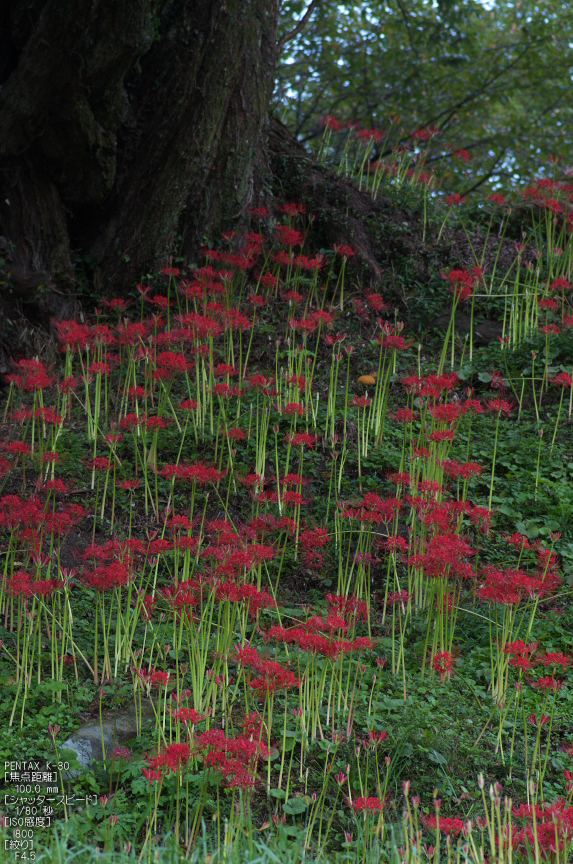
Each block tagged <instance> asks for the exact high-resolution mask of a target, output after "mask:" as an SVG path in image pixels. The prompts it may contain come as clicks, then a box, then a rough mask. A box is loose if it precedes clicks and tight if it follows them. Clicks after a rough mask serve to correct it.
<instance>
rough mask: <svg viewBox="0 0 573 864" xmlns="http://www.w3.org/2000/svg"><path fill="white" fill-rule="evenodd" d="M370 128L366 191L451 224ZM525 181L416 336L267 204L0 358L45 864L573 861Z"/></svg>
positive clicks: (17, 713) (376, 292)
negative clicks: (483, 340)
mask: <svg viewBox="0 0 573 864" xmlns="http://www.w3.org/2000/svg"><path fill="white" fill-rule="evenodd" d="M329 131H331V130H329V129H328V128H327V132H329ZM360 140H361V142H362V145H363V146H364V147H365V148H366V149H365V150H363V151H362V158H358V157H356V156H355V157H354V161H353V165H350V166H349V168H348V170H353V171H355V172H356V173H357V179H358V182H359V183H368V184H370V186H369V188H371V191H372V192H373V194H375V193H377V190H378V189H379V187H380V184H382V183H383V184H386V185H387V186H388V188H390V187H392V188H393V189H394V190H396V188H399V187H400V185H402V186H404V184H405V185H406V187H407V189H408V190H409V194H411V195H412V196H414V198H415V200H416V202H417V204H416V206H417V207H418V213H419V216H420V220H421V224H422V225H423V232H424V236H425V232H426V230H428V231H429V232H433V235H434V236H435V235H436V234H437V235H438V236H439V234H440V233H441V232H442V231H443V228H444V225H445V224H446V223H447V222H452V221H457V223H458V225H460V226H461V227H462V229H463V230H466V229H465V223H464V218H465V217H464V213H465V211H464V209H463V208H464V204H463V202H460V201H458V200H457V199H456V200H448V202H447V205H446V209H444V210H442V211H439V209H438V208H437V205H436V203H435V201H434V200H433V198H432V196H431V195H429V183H428V179H427V177H426V176H425V175H424V176H422V175H423V172H420V171H417V172H416V171H414V170H412V169H411V167H410V166H409V163H402V168H400V164H399V163H397V162H393V163H392V164H391V165H390V167H389V168H388V167H387V168H386V169H385V170H384V171H382V168H381V167H374V168H373V169H372V168H370V170H369V171H367V170H366V167H365V166H366V165H367V161H366V159H367V155H368V147H369V146H370V142H371V138H369V137H368V135H363V136H362V139H360ZM364 154H366V155H364ZM416 190H418V191H416ZM532 190H533V192H530V197H534V198H535V200H536V203H537V210H536V211H535V212H536V217H535V221H534V223H533V225H534V227H533V230H532V233H531V236H530V237H528V238H526V240H527V242H526V243H524V245H523V246H520V245H517V246H516V249H515V260H514V261H513V263H512V264H511V266H510V268H509V270H507V271H504V272H498V270H497V268H496V267H495V266H492V267H491V268H490V269H486V268H484V266H483V265H484V262H483V261H482V260H480V259H479V258H478V257H477V256H476V260H475V264H474V266H472V267H470V268H465V269H462V268H460V267H458V266H455V262H454V264H453V265H452V267H451V268H450V269H449V270H448V271H444V272H443V273H442V274H441V275H440V277H439V278H440V279H441V288H438V289H437V291H438V292H439V291H441V298H440V302H441V303H442V304H445V303H448V302H449V304H450V306H451V317H450V321H449V324H448V326H447V328H446V330H445V334H444V333H443V332H442V333H441V334H436V333H434V332H432V331H430V330H429V329H426V330H425V331H424V332H422V333H421V334H420V332H417V333H415V335H412V334H409V332H408V325H407V324H406V326H404V324H403V323H402V322H401V321H400V320H399V317H400V308H399V300H398V299H397V298H398V295H397V294H395V293H394V291H393V286H391V285H390V286H388V288H387V290H385V289H383V288H380V289H378V288H374V287H365V286H362V285H360V284H358V283H356V282H353V281H352V279H350V278H349V274H350V272H351V267H352V257H353V249H352V248H351V247H341V248H337V249H333V250H323V251H322V252H321V253H309V254H305V239H306V232H307V229H308V228H309V226H310V216H311V215H312V214H306V213H304V212H303V208H302V207H301V206H299V205H297V204H296V203H294V204H293V203H287V204H285V205H284V206H283V207H282V208H281V209H280V210H279V211H277V212H276V213H274V214H269V213H267V212H266V211H263V210H259V211H255V213H254V214H253V215H254V218H256V219H258V221H259V230H258V231H257V232H253V233H251V234H250V235H249V237H248V238H247V240H246V242H245V244H244V245H243V246H242V247H241V248H240V249H238V250H237V249H236V248H235V247H234V246H233V244H232V239H233V238H231V237H226V238H224V239H223V242H222V244H221V245H220V247H218V248H217V249H209V250H205V261H204V263H203V264H202V266H197V267H195V268H192V269H190V270H184V269H181V268H179V267H178V266H173V267H168V268H166V269H165V270H164V271H163V273H161V274H158V276H157V277H156V278H155V279H154V280H151V279H150V280H149V284H145V285H144V284H142V285H140V286H138V290H137V292H134V296H133V297H132V298H128V299H126V300H118V299H115V300H111V301H109V300H108V301H106V300H105V299H102V300H101V302H100V304H99V305H100V308H99V310H96V312H95V313H94V316H93V319H90V320H89V321H87V320H78V321H61V322H59V323H58V324H57V325H56V327H57V334H58V342H59V346H58V348H59V351H52V352H51V353H49V351H48V349H47V353H46V356H44V357H36V358H30V359H25V360H20V361H19V362H18V364H17V366H18V368H17V371H16V373H15V374H14V375H11V376H9V385H10V386H9V390H8V392H7V395H6V400H5V405H4V408H3V424H2V432H1V442H0V472H1V475H2V478H1V482H2V491H1V497H0V529H1V531H2V566H3V580H2V588H1V594H0V604H1V610H2V618H1V622H2V626H1V628H0V631H1V632H0V636H1V640H2V643H1V644H2V648H1V653H0V670H1V677H0V681H1V684H2V690H1V696H0V714H1V717H2V722H1V723H0V728H1V731H0V748H1V751H2V759H3V760H5V761H11V760H16V759H26V760H34V759H37V760H38V761H42V762H43V761H45V760H51V761H52V762H54V761H55V764H56V765H58V764H59V765H60V768H59V771H60V778H59V781H60V785H61V786H63V787H64V788H65V791H66V793H68V794H69V795H73V796H76V801H75V803H73V802H70V803H69V804H68V806H66V805H65V804H60V803H58V804H56V805H54V808H53V812H52V813H51V816H52V819H53V825H52V826H51V827H50V829H42V828H41V827H39V828H38V827H34V838H35V844H36V845H35V852H34V854H35V855H36V859H35V860H44V861H52V860H53V861H64V860H66V861H67V860H74V861H80V860H85V861H88V860H93V857H94V855H95V850H96V849H97V850H98V851H99V860H110V861H111V860H114V861H115V860H116V861H120V860H126V861H127V860H149V861H155V860H161V861H168V860H173V861H176V860H180V859H185V858H186V859H188V860H194V861H205V862H208V861H210V862H212V861H227V860H229V861H245V860H251V861H255V860H257V861H267V862H268V861H277V860H278V861H284V860H289V861H299V860H301V861H302V860H307V861H318V860H320V861H340V862H342V861H357V862H358V861H379V860H382V861H399V860H406V861H411V862H417V861H432V862H435V864H437V862H438V861H442V860H448V861H460V862H461V861H464V862H472V864H477V862H482V861H485V860H489V861H496V862H506V861H507V862H510V861H514V862H516V864H517V862H529V861H535V862H541V861H555V862H558V861H560V862H565V861H567V860H568V856H569V855H570V852H571V849H572V846H573V806H572V800H571V799H572V796H573V762H572V757H573V737H572V731H573V730H572V721H573V710H572V699H571V691H570V687H569V686H568V684H569V676H570V668H571V664H572V650H573V649H572V640H573V637H572V635H571V617H572V607H571V587H570V586H571V583H572V582H573V491H572V489H573V486H572V483H571V480H572V474H573V447H572V445H571V437H570V425H569V424H570V420H571V413H572V404H571V403H572V394H573V390H572V386H571V385H572V378H571V373H572V371H573V369H572V362H573V352H572V351H571V326H572V323H573V316H572V312H571V301H570V298H571V293H570V292H571V284H570V281H569V280H570V277H571V244H570V242H569V232H568V223H567V221H566V220H564V219H562V218H561V214H562V211H564V209H565V206H566V202H567V201H568V196H569V195H570V191H569V189H568V188H567V187H566V186H564V185H563V184H557V185H556V184H553V185H552V186H551V187H548V186H547V183H546V182H545V181H543V182H540V183H538V184H537V185H535V186H533V187H532ZM416 196H417V197H416ZM484 206H485V205H484ZM488 206H489V207H490V208H491V210H490V211H488V212H490V213H491V218H490V216H489V215H487V216H486V217H485V223H484V224H485V225H486V230H487V231H491V230H495V231H496V232H498V234H499V236H501V237H503V235H504V231H505V228H506V225H507V219H508V213H507V211H506V210H505V209H504V202H503V201H502V200H501V199H499V197H498V198H497V200H494V201H493V202H489V204H488ZM480 218H482V220H483V219H484V217H483V213H482V214H481V217H480ZM469 236H471V235H469ZM531 250H534V254H533V256H532V255H531V254H530V256H529V257H527V256H526V251H529V253H531ZM535 253H536V254H535ZM533 261H535V264H534V263H532V262H533ZM176 264H177V262H176ZM422 290H423V288H422ZM418 299H419V301H420V302H419V305H422V304H423V302H424V301H423V295H422V294H421V293H420V297H419V298H418ZM460 310H464V312H465V314H466V316H469V320H470V322H471V323H470V329H469V333H468V334H467V335H466V336H465V337H461V336H460V335H459V334H458V333H457V332H456V329H457V327H458V320H459V319H458V317H457V316H458V313H459V312H460ZM486 314H487V315H489V316H491V315H492V314H494V315H496V316H497V318H498V320H499V321H500V322H501V325H502V332H501V336H500V338H499V339H498V340H495V341H494V342H492V343H490V344H489V345H488V346H486V347H479V346H478V345H477V344H474V336H473V333H474V329H475V326H476V324H477V323H478V322H479V320H480V317H482V316H484V315H486ZM143 700H150V702H151V705H152V708H153V712H154V718H155V722H154V723H153V724H152V725H151V727H150V728H148V727H146V726H143V725H142V727H141V733H140V735H139V736H138V737H137V738H136V739H135V740H134V741H133V742H132V743H131V744H130V746H129V747H126V746H118V747H116V748H115V749H113V750H112V751H111V752H107V753H106V758H105V759H104V760H103V762H101V763H93V765H92V768H91V769H90V770H89V771H87V772H85V773H83V774H81V775H80V776H77V777H75V778H74V779H65V776H64V775H65V771H66V770H67V769H69V768H71V769H73V768H74V767H76V768H77V764H76V763H75V762H74V758H73V754H71V752H69V751H68V752H66V751H65V750H62V748H61V745H62V743H63V742H64V741H65V740H66V738H67V737H68V736H69V734H70V733H71V732H72V731H73V730H74V729H75V728H77V727H78V726H79V725H80V723H81V722H82V720H86V719H88V718H89V719H94V718H95V719H97V718H99V717H100V716H103V712H107V711H108V710H111V709H117V708H120V707H125V706H126V705H128V704H131V703H132V702H134V703H135V705H136V706H141V705H142V704H143ZM24 791H26V790H24ZM30 791H31V792H32V793H33V792H34V789H31V790H30ZM35 791H36V792H38V790H35ZM82 796H83V798H84V804H83V805H82V804H81V803H78V800H79V799H81V798H82ZM86 796H88V800H87V803H86ZM3 810H4V812H3V816H2V826H3V827H2V828H1V829H0V830H1V832H2V840H3V841H4V840H7V841H10V840H13V839H21V840H22V839H26V838H27V836H28V835H27V834H23V833H22V831H26V830H27V829H28V827H29V823H26V822H23V823H22V824H21V825H20V826H19V827H18V823H17V822H9V821H8V820H9V819H14V818H15V814H14V812H13V808H12V809H10V804H9V802H8V803H7V804H6V805H5V806H4V807H3ZM46 812H47V811H46ZM7 848H8V847H7ZM31 860H33V859H31Z"/></svg>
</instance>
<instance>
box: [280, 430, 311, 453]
mask: <svg viewBox="0 0 573 864" xmlns="http://www.w3.org/2000/svg"><path fill="white" fill-rule="evenodd" d="M287 441H288V443H289V444H292V445H293V446H294V447H309V448H310V449H311V450H314V445H315V444H316V438H315V436H314V435H309V434H308V433H306V432H297V434H296V435H293V436H292V437H290V438H289V437H288V436H287Z"/></svg>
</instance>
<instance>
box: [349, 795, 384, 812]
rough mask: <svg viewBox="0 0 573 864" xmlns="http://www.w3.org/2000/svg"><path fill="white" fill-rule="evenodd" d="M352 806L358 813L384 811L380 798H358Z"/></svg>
mask: <svg viewBox="0 0 573 864" xmlns="http://www.w3.org/2000/svg"><path fill="white" fill-rule="evenodd" d="M350 806H351V807H352V809H353V810H354V811H355V812H356V813H362V812H367V813H368V812H371V813H379V812H380V811H381V810H382V808H383V806H384V803H383V802H382V801H381V800H380V798H374V797H371V798H356V800H355V801H353V802H352V803H351V805H350Z"/></svg>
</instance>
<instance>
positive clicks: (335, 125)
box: [320, 114, 344, 132]
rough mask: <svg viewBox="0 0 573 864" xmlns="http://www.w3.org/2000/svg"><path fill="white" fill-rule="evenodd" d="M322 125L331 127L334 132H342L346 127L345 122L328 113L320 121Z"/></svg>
mask: <svg viewBox="0 0 573 864" xmlns="http://www.w3.org/2000/svg"><path fill="white" fill-rule="evenodd" d="M320 125H321V126H323V127H324V128H325V129H330V130H331V131H332V132H340V131H341V130H342V129H344V123H340V122H339V121H338V120H337V119H336V117H334V116H333V115H332V114H327V115H326V117H323V118H322V120H321V121H320Z"/></svg>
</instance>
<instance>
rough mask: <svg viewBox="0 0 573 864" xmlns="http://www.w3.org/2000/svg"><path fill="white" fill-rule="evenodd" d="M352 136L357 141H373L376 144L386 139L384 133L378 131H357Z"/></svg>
mask: <svg viewBox="0 0 573 864" xmlns="http://www.w3.org/2000/svg"><path fill="white" fill-rule="evenodd" d="M354 134H355V135H356V137H357V138H358V140H359V141H374V142H375V143H376V144H379V143H380V142H381V141H383V140H384V138H385V137H386V133H385V132H382V131H380V130H379V129H357V130H356V131H355V133H354Z"/></svg>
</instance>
